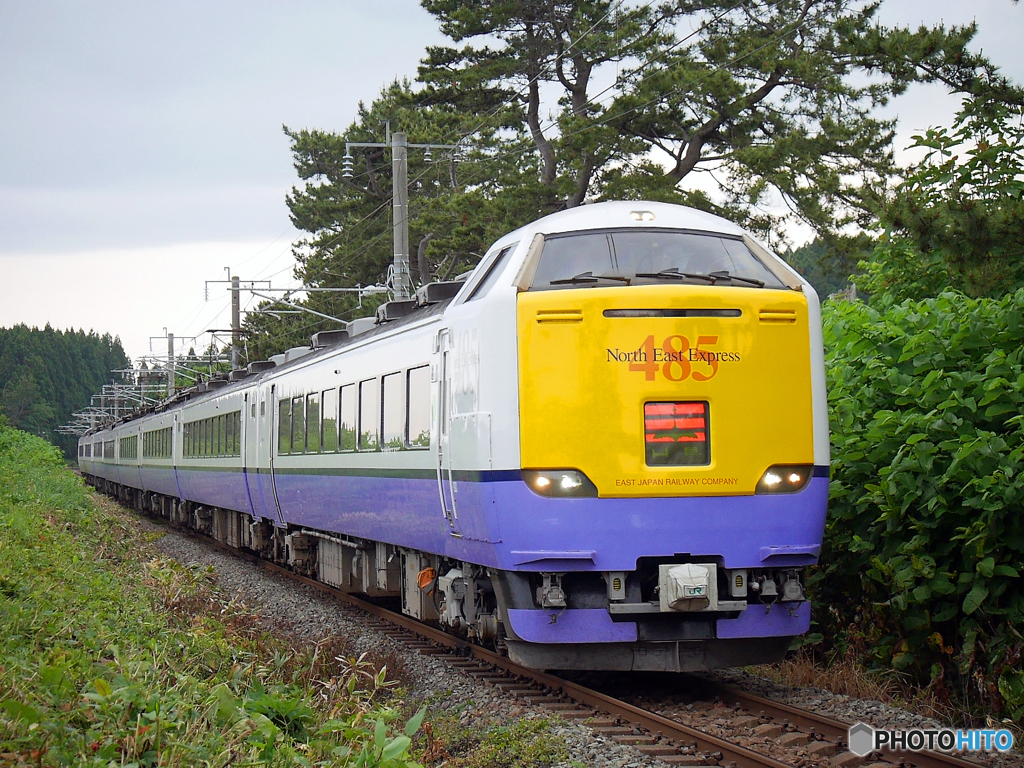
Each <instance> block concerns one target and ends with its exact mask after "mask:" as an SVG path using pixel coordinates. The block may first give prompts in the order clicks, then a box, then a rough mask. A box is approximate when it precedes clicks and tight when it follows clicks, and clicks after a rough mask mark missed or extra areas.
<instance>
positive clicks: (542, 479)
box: [523, 469, 597, 497]
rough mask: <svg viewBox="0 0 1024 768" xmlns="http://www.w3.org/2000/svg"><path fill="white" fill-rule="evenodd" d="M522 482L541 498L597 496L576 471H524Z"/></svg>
mask: <svg viewBox="0 0 1024 768" xmlns="http://www.w3.org/2000/svg"><path fill="white" fill-rule="evenodd" d="M523 480H525V481H526V484H527V485H528V486H530V490H531V491H533V492H534V493H538V494H540V495H541V496H553V497H565V496H570V497H580V496H597V487H596V486H595V485H594V484H593V483H592V482H590V478H588V477H587V476H586V475H584V474H583V473H582V472H580V471H579V470H576V469H524V470H523Z"/></svg>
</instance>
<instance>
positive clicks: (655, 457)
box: [644, 401, 711, 466]
mask: <svg viewBox="0 0 1024 768" xmlns="http://www.w3.org/2000/svg"><path fill="white" fill-rule="evenodd" d="M708 415H709V414H708V404H707V403H706V402H702V401H698V402H682V403H645V404H644V442H645V443H646V453H647V464H648V465H649V466H688V465H689V466H693V465H699V464H708V463H709V462H710V461H711V450H710V444H709V443H710V441H709V440H708Z"/></svg>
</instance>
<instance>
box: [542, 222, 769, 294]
mask: <svg viewBox="0 0 1024 768" xmlns="http://www.w3.org/2000/svg"><path fill="white" fill-rule="evenodd" d="M665 282H680V283H687V284H694V285H717V286H743V287H747V288H750V287H757V288H785V287H786V286H785V285H784V284H783V283H782V282H781V281H780V280H779V279H778V278H777V277H776V276H775V275H774V274H772V273H771V272H770V271H769V270H768V268H767V267H765V265H764V264H762V263H761V262H760V261H759V260H758V259H757V257H755V256H754V254H752V253H751V252H750V250H749V249H748V248H747V246H746V244H745V243H744V242H743V240H742V239H740V238H738V237H730V236H728V235H721V234H715V233H702V232H690V231H680V230H666V229H660V230H659V229H642V230H637V229H623V230H601V231H597V232H574V233H570V234H566V235H550V236H548V237H547V238H546V239H545V242H544V250H543V251H542V252H541V255H540V261H539V263H538V265H537V272H536V274H535V276H534V279H533V283H532V285H531V286H530V290H534V291H537V290H551V289H557V288H587V287H603V286H609V285H637V284H651V283H665Z"/></svg>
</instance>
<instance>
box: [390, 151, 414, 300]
mask: <svg viewBox="0 0 1024 768" xmlns="http://www.w3.org/2000/svg"><path fill="white" fill-rule="evenodd" d="M391 172H392V179H393V183H394V203H393V213H392V215H393V216H394V220H395V298H396V299H398V300H399V301H401V300H402V299H408V298H409V297H410V296H411V295H412V292H411V291H410V283H411V280H410V277H409V146H408V141H407V139H406V135H405V133H404V132H401V131H399V132H397V133H393V134H391Z"/></svg>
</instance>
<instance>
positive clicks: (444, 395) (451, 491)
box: [434, 328, 462, 537]
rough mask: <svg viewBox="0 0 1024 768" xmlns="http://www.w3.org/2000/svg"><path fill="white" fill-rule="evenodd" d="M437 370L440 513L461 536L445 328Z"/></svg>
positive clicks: (439, 339) (439, 342)
mask: <svg viewBox="0 0 1024 768" xmlns="http://www.w3.org/2000/svg"><path fill="white" fill-rule="evenodd" d="M435 347H436V354H435V363H434V365H435V369H436V371H437V387H436V388H435V397H436V400H435V406H436V407H435V408H434V412H435V413H436V414H437V433H436V434H437V455H436V457H435V458H436V460H437V492H438V495H439V496H440V500H441V512H442V513H443V514H444V517H445V520H447V521H448V529H449V532H450V533H451V535H452V536H459V537H461V535H462V534H461V533H460V532H459V515H458V511H457V510H456V507H455V493H456V490H457V489H458V484H457V483H456V482H455V480H454V478H453V473H452V454H451V434H452V408H451V404H452V360H451V333H450V331H449V329H447V328H442V329H441V330H440V331H438V332H437V343H436V344H435Z"/></svg>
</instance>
